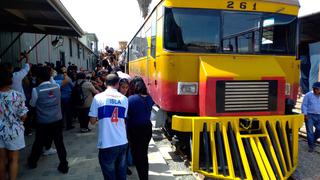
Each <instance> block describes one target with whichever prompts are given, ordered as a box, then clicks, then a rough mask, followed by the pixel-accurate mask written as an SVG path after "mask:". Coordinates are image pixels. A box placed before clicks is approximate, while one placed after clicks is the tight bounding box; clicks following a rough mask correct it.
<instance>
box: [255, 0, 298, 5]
mask: <svg viewBox="0 0 320 180" xmlns="http://www.w3.org/2000/svg"><path fill="white" fill-rule="evenodd" d="M260 1H265V2H275V3H282V4H288V5H295V6H300V3H299V0H260Z"/></svg>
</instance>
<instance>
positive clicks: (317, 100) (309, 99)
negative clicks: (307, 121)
mask: <svg viewBox="0 0 320 180" xmlns="http://www.w3.org/2000/svg"><path fill="white" fill-rule="evenodd" d="M301 110H302V113H303V114H305V115H308V114H320V96H316V95H314V94H313V92H312V91H311V92H308V93H307V94H306V95H305V96H304V98H303V102H302V105H301Z"/></svg>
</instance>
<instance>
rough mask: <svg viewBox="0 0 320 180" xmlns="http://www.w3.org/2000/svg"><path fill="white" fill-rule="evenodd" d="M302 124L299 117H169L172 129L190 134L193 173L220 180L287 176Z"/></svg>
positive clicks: (294, 159)
mask: <svg viewBox="0 0 320 180" xmlns="http://www.w3.org/2000/svg"><path fill="white" fill-rule="evenodd" d="M302 123H303V116H302V115H283V116H255V117H182V116H173V118H172V128H173V129H174V130H177V131H183V132H192V155H191V157H192V163H191V168H192V170H193V171H196V172H200V173H202V174H204V175H205V176H207V177H213V178H219V179H271V180H273V179H287V178H288V177H290V175H291V174H292V173H293V172H294V170H295V169H296V167H297V165H298V131H299V128H300V127H301V125H302Z"/></svg>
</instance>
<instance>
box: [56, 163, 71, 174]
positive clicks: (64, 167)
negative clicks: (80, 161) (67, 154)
mask: <svg viewBox="0 0 320 180" xmlns="http://www.w3.org/2000/svg"><path fill="white" fill-rule="evenodd" d="M57 169H58V171H60V172H61V173H63V174H67V173H68V171H69V166H68V164H61V163H60V164H59V166H58V168H57Z"/></svg>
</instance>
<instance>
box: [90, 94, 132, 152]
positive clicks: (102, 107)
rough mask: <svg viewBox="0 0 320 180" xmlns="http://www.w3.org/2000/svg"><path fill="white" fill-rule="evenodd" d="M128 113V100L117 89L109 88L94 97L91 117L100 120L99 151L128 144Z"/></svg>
mask: <svg viewBox="0 0 320 180" xmlns="http://www.w3.org/2000/svg"><path fill="white" fill-rule="evenodd" d="M127 113H128V98H127V97H125V96H124V95H122V94H121V93H119V92H118V90H116V89H113V88H108V89H106V90H105V91H104V92H102V93H100V94H97V95H96V96H95V97H94V99H93V101H92V104H91V108H90V112H89V116H90V117H95V118H98V120H99V125H98V126H99V134H98V145H97V147H98V148H99V149H105V148H110V147H115V146H120V145H124V144H127V143H128V140H127V133H126V125H125V120H124V119H125V117H127Z"/></svg>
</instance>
